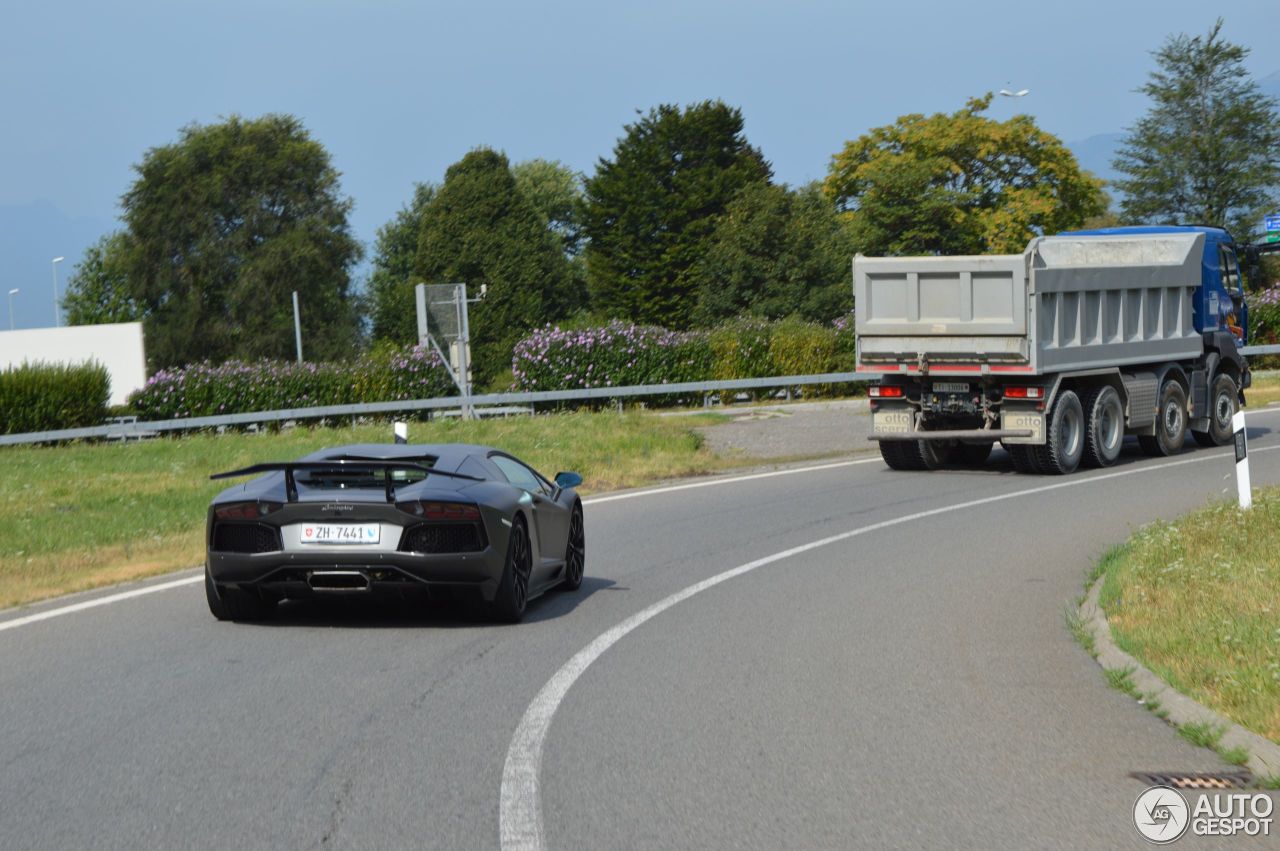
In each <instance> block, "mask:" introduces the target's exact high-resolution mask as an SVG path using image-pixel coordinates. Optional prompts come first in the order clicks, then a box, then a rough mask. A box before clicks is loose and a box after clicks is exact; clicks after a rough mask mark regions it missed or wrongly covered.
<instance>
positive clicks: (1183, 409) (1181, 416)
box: [1138, 378, 1187, 458]
mask: <svg viewBox="0 0 1280 851" xmlns="http://www.w3.org/2000/svg"><path fill="white" fill-rule="evenodd" d="M1186 439H1187V391H1185V390H1183V389H1182V384H1181V383H1179V382H1178V380H1177V379H1174V378H1170V379H1166V380H1165V382H1164V386H1163V387H1161V388H1160V398H1159V404H1157V405H1156V433H1155V434H1142V435H1139V436H1138V444H1139V445H1140V446H1141V447H1142V451H1143V452H1145V453H1147V454H1148V455H1150V456H1152V457H1153V458H1163V457H1165V456H1168V455H1175V454H1177V453H1178V452H1179V451H1181V450H1182V444H1183V442H1184V441H1185V440H1186Z"/></svg>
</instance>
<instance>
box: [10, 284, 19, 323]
mask: <svg viewBox="0 0 1280 851" xmlns="http://www.w3.org/2000/svg"><path fill="white" fill-rule="evenodd" d="M17 294H18V288H17V287H14V288H13V289H11V290H9V330H10V331H12V330H13V297H14V296H15V295H17Z"/></svg>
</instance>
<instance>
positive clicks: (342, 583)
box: [307, 570, 370, 591]
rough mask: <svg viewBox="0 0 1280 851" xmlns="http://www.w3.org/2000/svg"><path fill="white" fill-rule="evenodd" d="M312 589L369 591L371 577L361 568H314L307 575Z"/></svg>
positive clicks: (308, 583)
mask: <svg viewBox="0 0 1280 851" xmlns="http://www.w3.org/2000/svg"><path fill="white" fill-rule="evenodd" d="M307 585H308V586H310V587H311V590H312V591H368V590H369V588H370V583H369V577H368V576H366V575H365V574H364V573H363V572H362V571H359V570H313V571H311V573H310V574H309V575H308V576H307Z"/></svg>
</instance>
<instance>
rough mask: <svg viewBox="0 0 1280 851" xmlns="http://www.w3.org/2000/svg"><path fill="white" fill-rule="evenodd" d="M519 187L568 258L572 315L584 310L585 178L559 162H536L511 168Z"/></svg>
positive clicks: (569, 300) (566, 307)
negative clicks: (583, 180) (582, 216)
mask: <svg viewBox="0 0 1280 851" xmlns="http://www.w3.org/2000/svg"><path fill="white" fill-rule="evenodd" d="M511 173H512V175H514V176H515V179H516V187H517V188H518V189H519V190H520V192H521V193H523V194H524V196H525V197H526V198H528V199H529V201H530V202H531V203H532V204H533V207H534V209H535V210H537V211H538V212H539V213H540V214H541V215H542V218H543V220H544V221H545V222H546V224H547V228H548V229H550V231H551V232H552V233H553V234H554V235H555V236H556V238H557V239H559V240H560V243H561V245H562V246H563V247H564V252H565V255H566V256H567V257H568V258H569V295H568V297H567V298H566V299H565V300H564V301H565V309H566V310H568V311H569V312H574V311H578V310H585V308H586V306H587V301H588V295H587V263H586V259H585V258H584V257H583V256H582V245H583V236H582V222H581V211H582V201H583V194H582V175H581V174H579V173H578V172H576V171H574V170H573V169H571V168H569V167H568V166H567V165H564V164H563V163H561V162H559V161H557V160H542V159H533V160H525V161H524V162H520V163H516V164H515V165H513V166H512V167H511Z"/></svg>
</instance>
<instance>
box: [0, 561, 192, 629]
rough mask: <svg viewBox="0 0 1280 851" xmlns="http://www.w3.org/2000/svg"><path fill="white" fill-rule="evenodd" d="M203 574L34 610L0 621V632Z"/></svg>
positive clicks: (180, 583)
mask: <svg viewBox="0 0 1280 851" xmlns="http://www.w3.org/2000/svg"><path fill="white" fill-rule="evenodd" d="M203 581H204V576H203V575H201V576H188V577H186V578H185V579H174V580H172V581H170V582H162V583H160V584H159V585H148V586H147V587H146V588H135V589H133V590H132V591H121V592H120V593H119V594H111V595H109V596H107V597H97V598H95V599H93V600H85V601H84V602H82V603H72V604H71V605H70V606H59V607H58V608H56V609H47V610H45V611H43V612H36V613H35V614H34V615H25V616H23V617H20V618H14V619H13V620H11V621H0V632H4V631H5V630H6V629H16V628H17V627H20V626H26V625H27V624H30V623H36V622H38V621H44V620H48V619H49V618H56V617H58V616H59V615H69V614H71V613H73V612H83V611H84V610H85V609H96V608H97V607H98V606H108V605H110V604H112V603H119V602H120V601H121V600H132V599H133V598H134V597H144V596H146V595H147V594H156V593H159V592H160V591H168V590H169V589H170V588H181V587H182V586H183V585H194V584H196V583H197V582H203Z"/></svg>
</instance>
